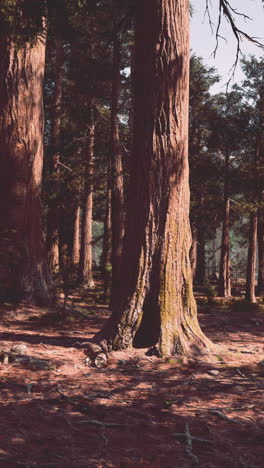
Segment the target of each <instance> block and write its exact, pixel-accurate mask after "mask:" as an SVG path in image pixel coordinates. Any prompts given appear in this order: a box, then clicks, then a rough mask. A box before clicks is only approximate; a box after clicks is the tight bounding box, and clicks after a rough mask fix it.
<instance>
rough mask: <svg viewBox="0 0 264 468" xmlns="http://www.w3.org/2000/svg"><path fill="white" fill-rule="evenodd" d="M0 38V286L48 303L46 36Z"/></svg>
mask: <svg viewBox="0 0 264 468" xmlns="http://www.w3.org/2000/svg"><path fill="white" fill-rule="evenodd" d="M22 20H23V18H22V17H21V21H22ZM0 35H1V50H0V200H1V201H0V204H1V206H0V231H1V235H0V251H1V266H0V284H1V287H3V285H5V293H6V294H8V292H10V293H11V294H12V295H13V294H15V295H16V296H17V298H18V299H24V300H26V301H29V302H32V303H37V304H40V305H44V304H45V305H46V304H50V303H51V302H52V300H53V293H52V287H51V277H50V274H49V271H48V265H47V256H46V251H45V247H44V242H43V237H42V230H41V218H40V193H41V182H42V167H43V127H44V115H43V76H44V66H45V38H44V35H42V36H41V37H38V38H36V40H35V41H34V42H32V43H24V44H23V45H21V46H20V47H18V46H17V45H16V44H14V43H13V42H12V40H11V39H10V38H9V37H3V34H2V31H1V32H0ZM7 257H8V258H7ZM5 258H6V260H7V261H5ZM5 293H4V294H5Z"/></svg>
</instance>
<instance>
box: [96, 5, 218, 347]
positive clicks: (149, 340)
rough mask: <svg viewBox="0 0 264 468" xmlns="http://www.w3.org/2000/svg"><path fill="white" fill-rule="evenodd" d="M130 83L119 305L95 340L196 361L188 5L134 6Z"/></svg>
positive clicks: (202, 343) (200, 340)
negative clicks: (152, 349)
mask: <svg viewBox="0 0 264 468" xmlns="http://www.w3.org/2000/svg"><path fill="white" fill-rule="evenodd" d="M146 25H147V27H146ZM134 81H135V90H134V96H135V98H134V101H135V110H134V150H133V158H132V165H133V167H132V173H131V180H130V193H129V201H128V216H127V227H126V232H125V239H124V249H123V262H122V271H121V288H120V294H119V304H118V306H115V309H114V310H113V313H112V316H111V318H110V320H109V321H108V323H107V324H106V326H105V327H104V329H103V330H102V332H101V333H100V334H99V335H98V336H97V337H96V339H97V340H100V339H102V338H104V339H106V340H108V342H109V343H110V345H111V346H112V347H113V348H114V349H124V348H127V347H129V346H132V345H133V344H136V345H140V346H146V345H147V346H152V345H155V346H156V347H157V348H158V350H159V353H160V354H161V355H173V354H175V353H179V354H185V355H192V356H198V355H201V354H203V353H205V352H207V351H208V350H209V348H210V347H211V343H210V341H209V340H208V339H207V338H206V337H205V336H204V334H203V333H202V331H201V329H200V327H199V324H198V320H197V313H196V304H195V300H194V296H193V290H192V271H191V265H190V259H189V250H190V246H191V235H190V224H189V180H188V174H189V169H188V81H189V4H188V1H187V0H155V1H153V2H149V1H148V0H143V1H141V2H140V3H139V2H137V4H136V45H135V80H134Z"/></svg>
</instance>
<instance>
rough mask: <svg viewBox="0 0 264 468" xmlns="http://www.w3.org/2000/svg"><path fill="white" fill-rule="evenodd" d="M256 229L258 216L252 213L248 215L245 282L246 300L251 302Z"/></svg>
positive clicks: (254, 273)
mask: <svg viewBox="0 0 264 468" xmlns="http://www.w3.org/2000/svg"><path fill="white" fill-rule="evenodd" d="M257 230H258V216H257V213H253V214H251V216H250V227H249V245H248V260H247V282H246V301H248V302H252V303H254V302H256V296H255V280H256V252H257Z"/></svg>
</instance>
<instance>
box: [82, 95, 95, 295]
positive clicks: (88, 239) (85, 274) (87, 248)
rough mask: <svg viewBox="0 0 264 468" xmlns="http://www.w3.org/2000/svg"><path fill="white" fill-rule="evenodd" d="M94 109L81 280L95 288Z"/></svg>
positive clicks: (91, 113)
mask: <svg viewBox="0 0 264 468" xmlns="http://www.w3.org/2000/svg"><path fill="white" fill-rule="evenodd" d="M94 132H95V124H94V109H93V106H92V104H91V108H90V118H89V139H88V146H87V149H86V168H85V188H84V201H83V216H82V236H81V252H80V268H79V281H80V283H81V285H82V286H83V287H85V288H89V289H92V288H94V281H93V248H92V240H93V236H92V227H93V176H94V162H93V159H94Z"/></svg>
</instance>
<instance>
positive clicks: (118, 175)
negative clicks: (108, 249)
mask: <svg viewBox="0 0 264 468" xmlns="http://www.w3.org/2000/svg"><path fill="white" fill-rule="evenodd" d="M119 94H120V42H119V37H118V31H115V35H114V41H113V82H112V108H111V138H112V145H111V146H112V161H111V169H112V170H111V173H112V193H111V218H112V219H111V225H112V292H111V308H113V307H115V305H116V304H117V302H118V296H119V290H120V271H121V259H122V249H123V237H124V188H123V185H124V183H123V168H122V157H121V150H120V138H119V123H118V101H119Z"/></svg>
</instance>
